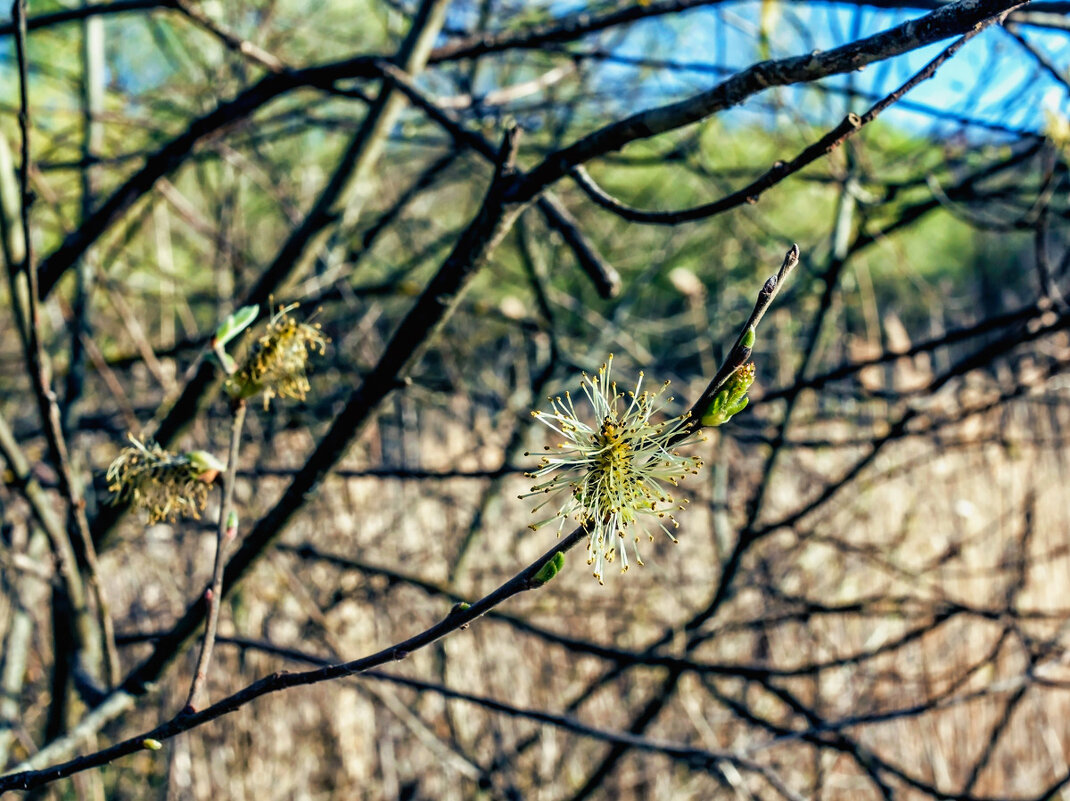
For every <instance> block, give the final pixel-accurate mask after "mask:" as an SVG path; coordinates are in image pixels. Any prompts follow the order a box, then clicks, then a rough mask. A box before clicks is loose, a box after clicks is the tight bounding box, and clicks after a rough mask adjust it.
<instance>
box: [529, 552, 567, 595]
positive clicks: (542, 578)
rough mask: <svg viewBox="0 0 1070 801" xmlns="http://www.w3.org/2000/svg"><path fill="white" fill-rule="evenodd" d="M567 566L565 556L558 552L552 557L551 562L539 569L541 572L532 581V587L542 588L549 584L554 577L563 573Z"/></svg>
mask: <svg viewBox="0 0 1070 801" xmlns="http://www.w3.org/2000/svg"><path fill="white" fill-rule="evenodd" d="M564 566H565V554H564V553H563V552H561V551H558V552H557V553H555V554H554V555H553V557H551V559H550V561H549V562H547V563H546V564H545V565H543V566H542V567H541V568H539V572H538V573H536V574H535V575H534V576H533V577H532V579H531V583H532V585H534V586H536V587H541V586H542V585H543V584H545V583H546V582H548V581H549V580H550V579H552V578H553V577H554V576H556V575H557V574H558V573H560V572H561V569H562V568H563V567H564Z"/></svg>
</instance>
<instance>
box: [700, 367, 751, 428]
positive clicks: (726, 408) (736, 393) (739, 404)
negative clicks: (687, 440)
mask: <svg viewBox="0 0 1070 801" xmlns="http://www.w3.org/2000/svg"><path fill="white" fill-rule="evenodd" d="M753 383H754V363H753V362H748V363H747V364H744V365H742V366H741V367H740V368H739V369H738V370H736V371H735V372H734V373H732V375H731V376H730V377H729V379H728V381H726V382H725V385H724V386H723V387H721V390H720V391H719V392H718V393H717V395H716V396H715V397H714V399H713V401H712V402H711V403H710V405H709V408H707V409H706V413H705V414H704V415H702V418H701V419H702V425H704V426H721V425H724V424H725V423H727V422H728V421H729V420H731V419H732V417H733V416H734V415H737V414H739V413H740V412H741V411H743V410H744V409H745V408H747V404H748V403H749V402H750V398H748V397H747V390H748V389H750V387H751V384H753Z"/></svg>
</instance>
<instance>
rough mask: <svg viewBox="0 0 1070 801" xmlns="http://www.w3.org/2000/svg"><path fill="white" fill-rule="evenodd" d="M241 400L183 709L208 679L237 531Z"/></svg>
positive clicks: (190, 707) (196, 701)
mask: <svg viewBox="0 0 1070 801" xmlns="http://www.w3.org/2000/svg"><path fill="white" fill-rule="evenodd" d="M245 411H246V406H245V401H244V400H238V401H235V403H234V410H233V417H232V418H231V423H230V451H229V454H228V456H227V469H226V471H225V472H224V473H223V503H222V505H221V506H220V508H219V525H218V526H217V527H216V543H215V564H214V565H213V567H212V584H211V586H210V587H209V588H208V589H207V590H205V593H204V598H205V601H206V602H207V604H208V615H207V620H206V622H205V625H204V642H203V643H202V644H201V654H200V656H199V657H198V658H197V669H196V670H195V671H194V673H193V682H192V683H191V684H190V688H189V696H188V697H187V698H186V706H185V709H184V710H183V712H185V713H187V714H188V713H191V712H195V711H196V710H197V707H198V706H199V705H200V704H201V699H202V697H203V694H204V686H205V683H206V682H207V680H208V666H209V665H210V664H211V661H212V646H213V645H214V643H215V637H216V630H217V628H218V626H219V609H220V607H221V606H222V604H223V571H224V568H226V565H227V560H226V551H227V543H229V542H230V541H232V540H233V539H234V537H235V535H236V534H237V525H236V521H237V517H236V516H235V518H234V520H231V514H232V512H233V510H234V484H235V479H236V478H237V472H238V452H239V450H240V446H241V432H242V426H243V425H244V424H245Z"/></svg>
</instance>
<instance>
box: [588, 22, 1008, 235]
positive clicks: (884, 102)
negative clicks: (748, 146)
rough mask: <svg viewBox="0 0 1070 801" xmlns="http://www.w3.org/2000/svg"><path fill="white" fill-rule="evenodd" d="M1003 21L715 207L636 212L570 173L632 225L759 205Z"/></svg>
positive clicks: (978, 30)
mask: <svg viewBox="0 0 1070 801" xmlns="http://www.w3.org/2000/svg"><path fill="white" fill-rule="evenodd" d="M1023 5H1024V4H1023ZM1005 13H1009V12H1005ZM1001 18H1002V17H1001V16H998V15H997V16H992V17H989V18H988V19H986V20H984V21H983V22H981V23H979V24H978V25H976V26H975V27H974V28H972V29H971V30H969V31H967V32H966V33H965V34H963V35H962V37H960V38H959V39H957V40H956V41H955V42H954V44H952V45H951V46H950V47H947V48H945V49H944V50H943V51H942V52H941V53H940V54H939V55H938V56H936V58H934V59H933V60H932V61H930V62H929V63H928V64H926V65H925V66H924V67H923V68H922V69H921V70H919V71H918V72H917V73H915V74H914V76H913V77H911V78H910V79H909V80H908V81H907V82H906V83H904V84H903V85H902V86H900V87H899V88H898V89H896V90H895V91H894V92H891V93H890V94H888V95H887V96H886V97H884V98H882V99H881V100H879V101H878V102H877V103H876V104H874V105H873V106H872V107H871V108H870V109H869V111H867V112H866V113H865V114H862V115H861V116H859V115H857V114H848V115H847V116H846V117H845V118H844V119H843V121H842V122H841V123H840V124H839V125H837V126H836V127H835V128H833V129H832V130H831V131H829V132H828V133H826V134H825V135H824V136H822V137H821V138H820V139H818V140H817V141H816V142H814V143H813V144H811V145H810V146H809V147H807V148H806V149H805V150H803V151H802V152H801V153H799V155H797V156H796V157H795V158H793V159H792V160H791V161H788V162H784V161H778V162H776V163H775V164H773V166H772V167H770V168H769V169H768V170H766V171H765V172H764V173H763V174H762V175H761V176H759V177H758V178H756V179H755V180H753V181H751V182H750V183H749V184H747V185H746V186H745V187H743V188H742V189H739V190H737V191H735V192H732V193H731V194H729V195H726V196H725V197H723V198H721V199H719V200H715V201H713V202H712V203H704V204H702V205H700V206H695V207H693V208H690V209H681V210H678V211H645V210H643V209H636V208H632V207H631V206H628V205H626V204H624V203H622V202H621V201H619V200H617V199H616V198H615V197H613V196H612V195H610V194H609V193H608V192H606V191H605V190H604V189H603V188H602V187H600V186H599V185H598V184H597V183H596V182H595V181H594V179H593V178H591V176H590V174H589V173H588V172H587V170H586V168H585V167H584V166H583V165H582V164H581V165H579V166H577V167H576V168H575V169H574V170H573V171H572V172H571V173H570V174H571V177H572V178H573V179H574V180H575V181H576V183H577V184H579V186H580V188H581V189H583V191H584V192H586V193H587V196H588V197H589V198H591V200H593V201H594V202H595V203H597V204H598V205H599V206H601V207H602V208H604V209H606V210H608V211H611V212H613V213H614V214H616V215H618V216H619V217H622V218H623V219H625V220H628V221H629V222H637V223H647V224H653V225H679V224H680V223H684V222H692V221H695V220H704V219H707V218H709V217H713V216H714V215H717V214H721V213H723V212H725V211H728V210H729V209H733V208H736V207H737V206H742V205H744V204H748V203H756V202H757V201H758V198H759V196H760V195H761V194H762V193H763V192H764V191H765V190H767V189H769V188H771V187H772V186H775V185H776V184H778V183H780V182H781V181H783V180H784V179H785V178H787V177H788V176H790V175H794V174H795V173H797V172H799V171H800V170H802V169H803V168H804V167H807V166H809V165H810V164H812V163H813V162H815V161H817V160H818V159H819V158H822V157H824V156H826V155H828V154H829V153H831V152H832V151H833V150H835V149H836V148H838V147H839V146H840V145H842V144H843V143H844V142H846V141H847V140H848V139H849V138H851V137H852V136H854V135H855V134H856V133H858V132H859V131H861V130H862V128H864V127H865V126H866V125H868V124H869V123H871V122H873V120H875V119H876V118H877V117H878V116H879V115H880V113H881V112H882V111H884V110H885V109H887V108H888V107H889V106H891V105H893V104H894V103H896V102H898V101H899V100H900V99H901V98H902V97H903V96H904V95H905V94H906V93H907V92H909V91H910V90H911V89H913V88H914V87H915V86H917V85H918V84H920V83H923V82H924V81H927V80H928V79H929V78H931V77H933V75H935V74H936V70H937V69H939V68H940V66H941V65H942V64H943V63H944V62H945V61H947V60H948V59H949V58H951V57H952V56H954V55H955V53H957V52H958V51H959V50H960V49H961V48H962V46H963V45H965V44H966V43H967V42H968V41H970V39H972V38H973V37H975V36H977V34H979V33H981V31H983V30H985V29H986V28H988V27H989V26H990V25H993V24H994V23H996V22H997V21H998V20H1000V19H1001Z"/></svg>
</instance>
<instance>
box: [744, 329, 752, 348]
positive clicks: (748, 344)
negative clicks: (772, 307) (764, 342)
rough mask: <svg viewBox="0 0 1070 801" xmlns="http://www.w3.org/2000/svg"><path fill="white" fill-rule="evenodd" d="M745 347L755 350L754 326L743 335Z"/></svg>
mask: <svg viewBox="0 0 1070 801" xmlns="http://www.w3.org/2000/svg"><path fill="white" fill-rule="evenodd" d="M743 347H745V348H753V347H754V327H753V326H751V327H750V328H748V329H747V333H745V334H744V335H743Z"/></svg>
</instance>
